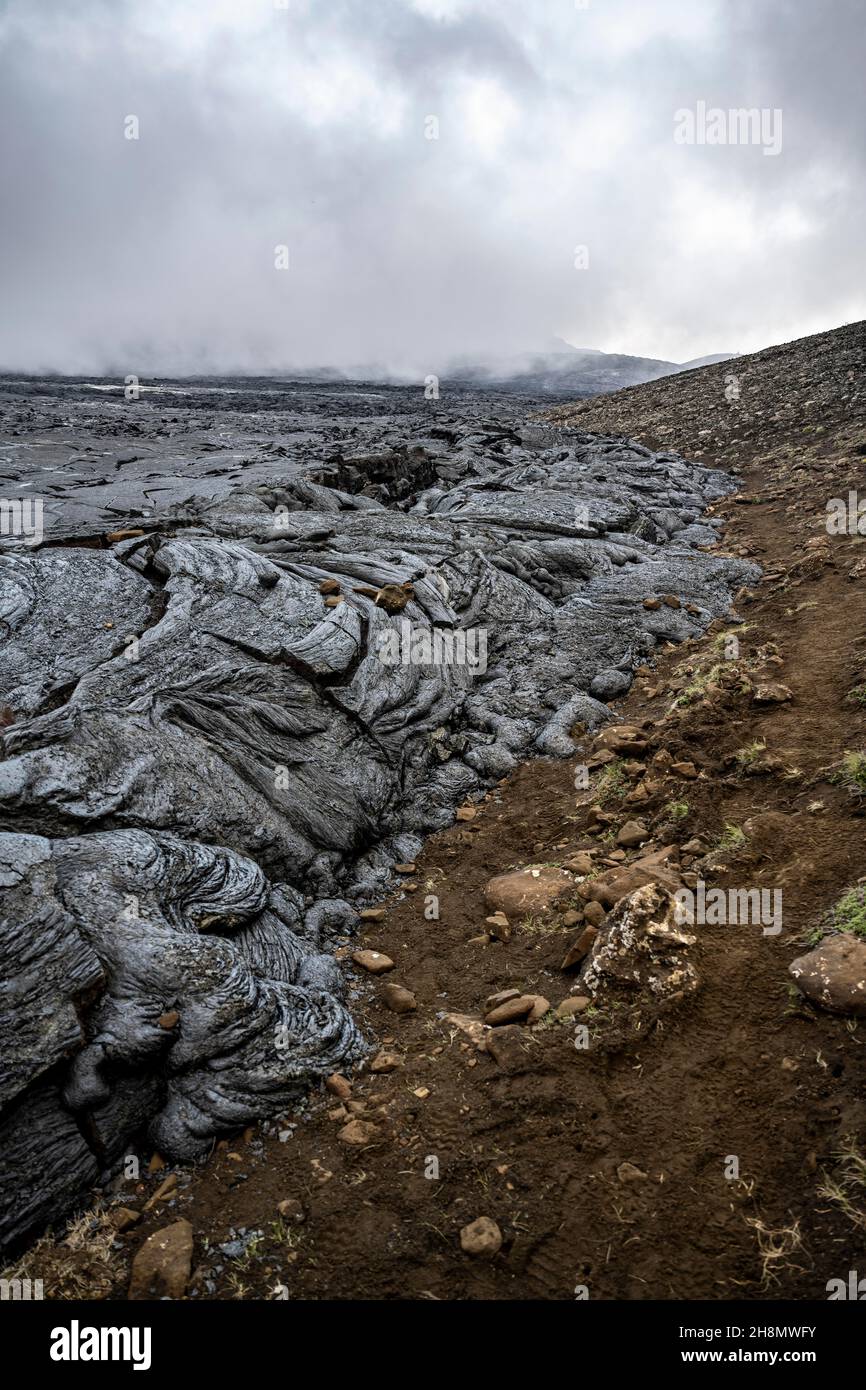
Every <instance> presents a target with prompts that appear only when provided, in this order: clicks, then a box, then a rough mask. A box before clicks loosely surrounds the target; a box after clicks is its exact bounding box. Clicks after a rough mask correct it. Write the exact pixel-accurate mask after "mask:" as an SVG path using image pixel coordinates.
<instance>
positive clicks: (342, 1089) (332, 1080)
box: [325, 1071, 352, 1101]
mask: <svg viewBox="0 0 866 1390" xmlns="http://www.w3.org/2000/svg"><path fill="white" fill-rule="evenodd" d="M325 1090H326V1091H329V1092H330V1094H331V1095H332V1096H336V1097H337V1099H338V1100H342V1101H347V1100H350V1099H351V1097H352V1085H351V1082H349V1081H347V1080H346V1078H345V1076H341V1075H340V1073H339V1072H338V1071H335V1072H332V1073H331V1075H330V1076H328V1077H326V1078H325Z"/></svg>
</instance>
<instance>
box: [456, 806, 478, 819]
mask: <svg viewBox="0 0 866 1390" xmlns="http://www.w3.org/2000/svg"><path fill="white" fill-rule="evenodd" d="M477 815H478V811H477V809H476V808H475V807H474V806H458V808H457V819H458V820H474V819H475V817H476V816H477Z"/></svg>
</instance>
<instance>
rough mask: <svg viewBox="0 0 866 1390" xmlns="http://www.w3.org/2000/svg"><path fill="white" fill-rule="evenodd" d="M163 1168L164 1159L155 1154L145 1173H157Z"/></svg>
mask: <svg viewBox="0 0 866 1390" xmlns="http://www.w3.org/2000/svg"><path fill="white" fill-rule="evenodd" d="M164 1167H165V1159H164V1158H163V1156H162V1154H159V1153H155V1154H154V1155H153V1156H152V1158H151V1160H150V1162H149V1163H148V1165H147V1171H148V1173H158V1172H159V1171H160V1169H161V1168H164Z"/></svg>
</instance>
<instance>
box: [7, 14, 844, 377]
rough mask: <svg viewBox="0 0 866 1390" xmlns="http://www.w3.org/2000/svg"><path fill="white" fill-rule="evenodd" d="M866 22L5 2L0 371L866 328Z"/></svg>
mask: <svg viewBox="0 0 866 1390" xmlns="http://www.w3.org/2000/svg"><path fill="white" fill-rule="evenodd" d="M864 30H866V4H864V2H863V0H820V3H813V2H812V0H589V3H588V5H586V7H584V6H583V4H582V3H581V0H578V3H575V0H286V3H285V7H283V5H282V3H281V0H276V3H275V0H130V3H127V0H0V166H2V171H0V177H2V185H0V190H2V191H0V197H2V204H0V367H2V368H5V369H7V370H8V369H26V370H29V371H41V370H47V369H55V370H66V371H71V372H78V371H84V372H89V373H96V372H103V373H115V372H117V373H121V374H125V373H126V372H140V373H151V374H152V373H154V372H159V371H163V372H166V373H169V372H178V371H191V372H200V371H231V370H233V369H234V370H240V371H258V370H261V371H267V370H274V369H280V368H285V367H290V366H295V367H298V366H303V365H313V364H334V365H338V366H346V365H351V364H358V363H373V362H379V363H382V364H383V365H386V366H388V367H390V368H392V369H399V370H404V371H407V372H410V373H413V374H417V375H419V376H423V375H424V374H426V373H428V372H431V371H436V370H437V369H440V368H441V367H442V365H443V364H444V363H445V362H446V361H447V360H448V359H449V358H451V357H453V356H456V355H468V356H475V355H484V356H486V355H490V354H494V353H495V354H502V353H510V352H519V351H522V350H530V349H536V348H543V347H546V346H549V345H550V343H551V341H552V340H553V339H554V338H556V337H561V338H564V339H566V340H567V341H569V342H571V343H573V344H576V345H578V346H581V347H597V348H602V349H605V350H607V351H623V352H631V353H637V354H641V355H646V356H657V357H665V358H671V359H673V360H677V361H682V360H685V359H687V358H691V357H695V356H698V355H702V354H704V353H710V352H715V351H726V350H727V351H750V350H754V349H756V348H759V347H763V346H766V345H768V344H770V343H775V342H780V341H784V340H786V339H789V338H794V337H798V336H801V335H802V334H806V333H810V332H816V331H819V330H821V329H823V328H830V327H834V326H836V325H837V324H839V323H843V322H845V321H851V320H854V319H858V318H863V317H866V277H864V274H863V253H862V248H863V245H864V240H866V177H864V162H866V161H864V149H866V110H864V107H866V99H864V90H866V88H864V77H863V74H864V67H866V62H864V58H866V54H864V41H863V35H864ZM699 102H704V103H706V105H707V106H708V107H709V108H714V107H720V108H723V109H724V110H726V111H727V110H728V109H730V108H740V107H756V108H764V109H765V110H766V112H767V113H768V119H769V116H770V115H771V113H772V112H773V111H777V110H778V111H781V113H782V116H781V120H782V125H781V136H782V139H781V150H780V151H779V152H778V153H777V154H765V153H764V148H765V146H762V144H761V143H745V144H744V143H740V144H731V143H728V144H722V145H719V144H715V145H709V144H697V143H695V144H686V143H678V142H677V141H676V140H675V139H674V132H675V126H676V121H675V113H676V112H677V111H682V110H690V111H695V112H696V111H697V108H698V103H699ZM130 117H135V118H136V120H137V123H138V132H137V133H138V139H129V138H126V136H127V134H128V133H130V132H132V131H134V129H135V123H134V122H132V123H131V122H130V121H129V119H128V118H130ZM430 117H435V118H436V121H438V139H432V138H428V136H429V135H431V134H436V133H437V132H436V127H435V124H434V123H433V122H431V120H430V119H429V118H430ZM765 143H766V142H765ZM283 246H285V247H287V248H288V250H287V258H288V269H287V270H285V269H278V268H277V265H276V264H275V262H276V261H277V260H278V259H281V258H282V259H283V260H284V259H285V258H286V253H279V252H277V251H276V249H275V248H277V247H283ZM576 247H586V248H587V250H586V253H585V254H584V253H578V254H577V255H576V251H575V248H576ZM576 260H577V261H578V262H579V263H580V264H579V266H576V264H575V261H576ZM587 260H588V264H585V265H584V264H583V262H585V261H587Z"/></svg>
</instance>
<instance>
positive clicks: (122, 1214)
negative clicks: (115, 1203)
mask: <svg viewBox="0 0 866 1390" xmlns="http://www.w3.org/2000/svg"><path fill="white" fill-rule="evenodd" d="M108 1219H109V1221H110V1222H111V1224H112V1226H113V1227H114V1229H115V1230H116V1231H128V1230H129V1228H130V1226H134V1225H135V1224H136V1223H137V1222H138V1221H140V1220H141V1212H140V1211H136V1210H135V1208H134V1207H113V1208H112V1210H111V1211H110V1212H109V1213H108Z"/></svg>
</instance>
